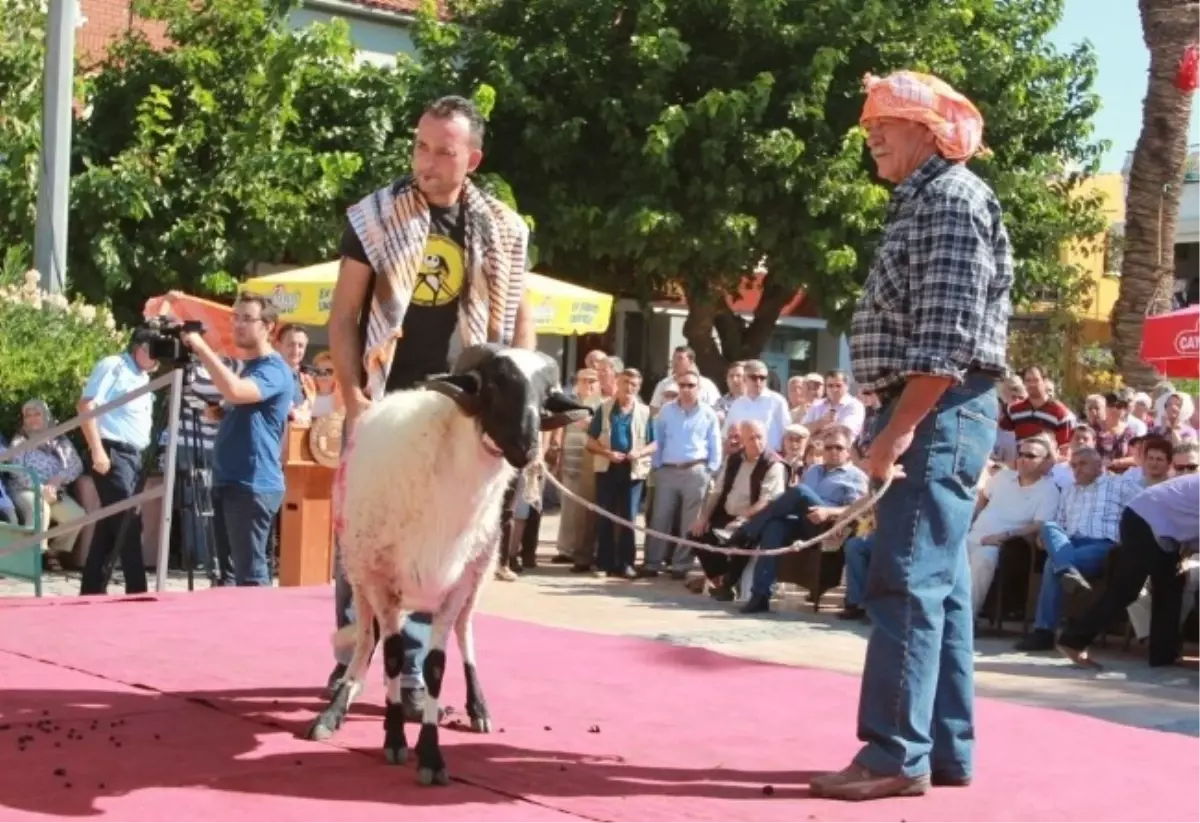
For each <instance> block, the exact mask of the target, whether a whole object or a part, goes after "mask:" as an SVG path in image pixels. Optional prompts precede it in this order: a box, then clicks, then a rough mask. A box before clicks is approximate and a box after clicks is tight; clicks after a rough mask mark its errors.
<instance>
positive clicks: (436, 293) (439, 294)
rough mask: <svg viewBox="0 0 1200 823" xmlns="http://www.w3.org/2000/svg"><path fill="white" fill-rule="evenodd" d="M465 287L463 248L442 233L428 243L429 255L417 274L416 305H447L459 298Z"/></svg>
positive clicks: (426, 243)
mask: <svg viewBox="0 0 1200 823" xmlns="http://www.w3.org/2000/svg"><path fill="white" fill-rule="evenodd" d="M462 287H463V251H462V248H461V247H460V246H459V245H458V244H457V243H455V242H454V241H453V240H451V239H450V238H449V237H445V236H443V235H440V234H431V235H429V239H428V240H427V241H425V254H424V255H423V256H422V257H421V269H420V271H418V272H417V285H416V287H415V288H413V295H412V302H413V304H414V305H417V306H445V305H446V304H448V303H451V302H453V301H454V299H455V298H457V297H458V295H459V292H461V291H462Z"/></svg>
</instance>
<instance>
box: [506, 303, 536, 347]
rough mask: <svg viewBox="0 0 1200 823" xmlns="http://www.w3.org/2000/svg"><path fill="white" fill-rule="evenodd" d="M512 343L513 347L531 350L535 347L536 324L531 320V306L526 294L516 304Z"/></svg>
mask: <svg viewBox="0 0 1200 823" xmlns="http://www.w3.org/2000/svg"><path fill="white" fill-rule="evenodd" d="M512 344H513V348H514V349H529V350H531V351H532V350H533V349H536V348H537V326H536V325H535V324H534V321H533V306H532V305H531V304H530V300H529V295H528V294H526V295H525V296H523V297H522V298H521V303H520V305H518V306H517V323H516V328H515V329H514V330H513V342H512Z"/></svg>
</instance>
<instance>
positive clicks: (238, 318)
mask: <svg viewBox="0 0 1200 823" xmlns="http://www.w3.org/2000/svg"><path fill="white" fill-rule="evenodd" d="M259 320H262V318H261V317H251V316H250V315H248V314H235V315H234V316H233V322H234V323H257V322H258V321H259Z"/></svg>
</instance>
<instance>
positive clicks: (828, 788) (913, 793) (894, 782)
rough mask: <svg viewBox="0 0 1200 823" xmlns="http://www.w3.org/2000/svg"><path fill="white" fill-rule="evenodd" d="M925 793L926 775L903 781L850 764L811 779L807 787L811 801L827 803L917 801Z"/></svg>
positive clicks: (926, 789) (897, 776) (927, 785)
mask: <svg viewBox="0 0 1200 823" xmlns="http://www.w3.org/2000/svg"><path fill="white" fill-rule="evenodd" d="M927 791H929V775H927V774H923V775H921V776H920V777H905V776H904V775H890V776H888V775H881V774H875V773H874V772H872V771H870V770H869V769H865V768H863V767H862V766H860V765H858V764H857V763H851V764H850V765H849V766H847V767H846V768H844V769H842V770H841V771H840V772H833V773H832V774H823V775H820V776H819V777H814V778H813V779H812V781H811V782H810V783H809V792H810V793H811V794H812V796H813V797H826V798H829V799H831V800H852V801H859V800H879V799H881V798H884V797H919V796H921V795H923V794H925V793H926V792H927Z"/></svg>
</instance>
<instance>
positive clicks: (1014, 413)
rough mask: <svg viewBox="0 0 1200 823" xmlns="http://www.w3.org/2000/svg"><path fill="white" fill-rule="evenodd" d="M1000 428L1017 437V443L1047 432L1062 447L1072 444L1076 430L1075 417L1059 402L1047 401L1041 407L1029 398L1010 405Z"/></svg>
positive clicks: (1001, 420)
mask: <svg viewBox="0 0 1200 823" xmlns="http://www.w3.org/2000/svg"><path fill="white" fill-rule="evenodd" d="M1000 428H1002V429H1004V430H1005V431H1010V432H1012V433H1013V434H1014V435H1016V438H1017V442H1018V443H1019V442H1020V441H1022V440H1025V439H1026V438H1029V437H1034V436H1035V435H1038V434H1041V433H1042V432H1046V433H1047V434H1049V435H1051V436H1052V437H1053V438H1054V440H1055V442H1056V443H1058V445H1060V446H1065V445H1066V444H1068V443H1070V442H1071V432H1073V431H1074V430H1075V416H1074V415H1073V414H1071V410H1070V409H1068V408H1067V407H1066V406H1065V405H1063V404H1062V403H1061V402H1059V401H1058V400H1047V401H1045V402H1044V403H1042V405H1040V406H1035V405H1033V401H1031V400H1030V399H1029V398H1028V397H1026V398H1025V399H1024V400H1018V401H1017V402H1015V403H1013V404H1012V405H1010V406H1009V407H1008V408H1007V409H1006V410H1005V414H1004V416H1003V417H1002V418H1001V419H1000Z"/></svg>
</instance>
